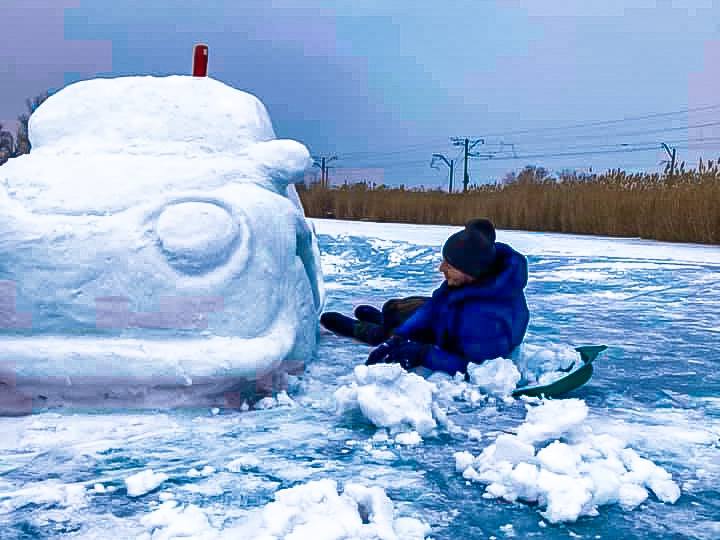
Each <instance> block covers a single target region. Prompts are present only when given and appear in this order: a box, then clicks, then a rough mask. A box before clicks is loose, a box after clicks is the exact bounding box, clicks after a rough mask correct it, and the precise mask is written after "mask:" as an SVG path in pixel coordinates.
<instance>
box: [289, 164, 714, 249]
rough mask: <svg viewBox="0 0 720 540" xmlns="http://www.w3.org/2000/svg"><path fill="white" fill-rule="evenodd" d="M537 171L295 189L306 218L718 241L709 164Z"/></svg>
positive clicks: (712, 166)
mask: <svg viewBox="0 0 720 540" xmlns="http://www.w3.org/2000/svg"><path fill="white" fill-rule="evenodd" d="M719 161H720V160H719ZM536 171H537V169H535V168H533V167H528V168H526V169H525V170H524V171H523V172H522V173H520V174H519V175H518V176H514V175H513V176H512V178H511V179H510V182H509V183H504V184H497V185H485V186H474V187H471V188H470V189H469V190H468V192H467V193H453V194H449V193H447V192H444V191H440V190H425V189H406V188H404V187H399V188H389V187H386V186H380V187H373V186H371V185H369V184H367V183H359V184H349V185H344V186H340V187H331V188H326V187H323V186H320V185H318V184H311V185H310V186H308V187H305V186H299V187H300V189H299V190H298V191H299V194H300V198H301V199H302V202H303V205H304V207H305V210H306V213H307V215H308V216H311V217H335V218H338V219H350V220H371V221H380V222H402V223H422V224H437V225H440V224H442V225H461V224H463V223H465V222H466V221H467V220H468V219H470V218H473V217H481V216H482V217H488V218H490V219H492V220H493V221H494V222H495V224H496V226H497V227H498V228H503V229H522V230H529V231H548V232H563V233H577V234H593V235H607V236H625V237H641V238H648V239H655V240H663V241H671V242H699V243H707V244H720V166H719V164H718V163H716V162H712V161H711V162H709V163H707V164H706V165H703V164H702V162H701V164H700V166H699V167H698V169H693V170H690V171H681V172H680V173H679V174H675V175H673V176H669V175H660V174H648V173H636V174H628V173H626V172H624V171H621V170H619V169H617V170H610V171H608V172H607V173H604V174H596V175H591V176H579V175H576V174H569V175H564V176H562V177H561V178H559V179H549V178H543V177H541V176H538V175H537V174H535V172H536ZM525 173H527V174H525ZM530 173H532V174H530Z"/></svg>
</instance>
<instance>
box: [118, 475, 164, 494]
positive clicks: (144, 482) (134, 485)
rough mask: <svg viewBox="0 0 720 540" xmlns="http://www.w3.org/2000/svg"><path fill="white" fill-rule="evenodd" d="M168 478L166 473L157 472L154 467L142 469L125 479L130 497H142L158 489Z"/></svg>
mask: <svg viewBox="0 0 720 540" xmlns="http://www.w3.org/2000/svg"><path fill="white" fill-rule="evenodd" d="M167 479H168V476H167V475H166V474H165V473H156V472H155V471H153V470H152V469H147V470H144V471H141V472H139V473H137V474H133V475H132V476H129V477H127V478H126V479H125V486H126V487H127V494H128V496H129V497H140V496H141V495H145V494H146V493H149V492H151V491H152V490H154V489H157V487H158V486H159V485H160V484H162V483H163V482H164V481H165V480H167Z"/></svg>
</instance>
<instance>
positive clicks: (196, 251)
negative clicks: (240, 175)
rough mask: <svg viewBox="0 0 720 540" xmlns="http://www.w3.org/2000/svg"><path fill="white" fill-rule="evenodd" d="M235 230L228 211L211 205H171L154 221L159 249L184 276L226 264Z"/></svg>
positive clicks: (187, 203) (206, 203)
mask: <svg viewBox="0 0 720 540" xmlns="http://www.w3.org/2000/svg"><path fill="white" fill-rule="evenodd" d="M238 229H239V227H238V224H237V223H236V222H235V220H234V219H233V216H232V214H230V212H228V210H226V209H225V208H223V207H222V206H219V205H217V204H215V203H210V202H181V203H177V204H170V205H168V206H166V207H165V208H164V209H163V210H162V212H161V213H160V215H159V216H158V218H157V221H156V222H155V234H156V235H157V238H158V240H159V242H160V248H161V249H162V250H163V252H164V253H165V255H166V257H167V260H168V262H169V263H170V265H171V266H172V267H173V268H175V269H176V270H178V271H180V272H182V273H184V274H203V273H206V272H208V271H210V270H212V269H213V268H217V267H218V266H222V265H223V264H225V263H227V261H228V259H229V258H230V256H231V255H232V253H233V251H234V249H232V248H233V247H235V246H233V244H235V243H236V242H237V240H238V232H239V231H238Z"/></svg>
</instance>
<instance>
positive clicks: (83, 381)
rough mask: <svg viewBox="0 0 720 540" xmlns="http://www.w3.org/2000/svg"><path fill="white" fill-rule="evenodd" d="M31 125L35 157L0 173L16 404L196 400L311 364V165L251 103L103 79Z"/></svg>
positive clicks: (66, 95)
mask: <svg viewBox="0 0 720 540" xmlns="http://www.w3.org/2000/svg"><path fill="white" fill-rule="evenodd" d="M29 129H30V139H31V142H32V146H33V149H32V151H31V153H30V154H28V155H24V156H21V157H18V158H16V159H12V160H10V161H9V162H8V163H6V164H5V165H4V166H3V167H2V168H0V215H1V216H2V217H0V221H1V223H0V225H1V227H2V230H3V235H2V237H0V256H2V260H3V266H2V269H1V271H0V325H2V327H3V334H4V335H3V339H2V341H1V342H0V355H1V356H2V357H3V358H4V359H11V361H10V362H3V364H2V366H0V380H2V381H5V382H7V383H8V384H10V385H11V386H12V387H13V388H15V389H16V390H17V392H18V395H17V396H16V401H17V406H18V407H20V408H23V407H24V408H25V409H27V408H29V407H32V406H34V405H43V406H47V405H53V404H55V403H57V404H62V403H63V402H68V401H72V400H84V401H83V403H84V404H87V403H88V401H87V400H88V399H92V398H97V399H98V400H103V399H105V400H109V401H110V402H111V403H112V405H114V406H118V405H123V404H126V403H137V404H140V405H142V404H143V403H146V404H147V405H149V406H162V405H165V404H167V405H171V404H173V400H175V401H176V402H178V403H181V404H189V403H192V401H193V398H194V397H196V396H195V395H194V394H195V392H196V391H197V392H198V393H200V394H201V395H209V394H214V395H220V396H222V395H223V394H224V391H225V390H227V389H228V388H230V387H233V386H236V385H237V384H238V383H239V382H241V381H247V382H248V386H249V385H250V384H251V383H252V381H256V380H259V379H262V378H263V377H266V376H267V375H268V374H271V373H273V372H275V371H277V370H279V369H280V368H282V367H286V365H285V364H287V363H288V362H289V363H290V364H294V365H295V366H296V367H297V365H298V364H302V363H304V361H305V360H306V359H307V358H308V357H309V356H310V355H311V354H312V352H313V350H314V348H315V345H316V335H317V318H318V314H319V312H320V311H321V310H322V305H323V302H324V288H323V282H322V273H321V270H320V264H319V249H318V244H317V239H316V237H315V234H314V232H313V226H312V224H311V223H309V222H307V221H306V220H305V217H304V213H303V210H302V207H301V205H300V203H299V199H298V197H297V193H296V192H295V188H294V186H293V182H296V181H299V180H302V179H303V175H304V172H305V171H306V169H307V168H308V167H309V165H310V163H311V162H310V156H309V153H308V151H307V149H306V148H305V147H304V146H303V145H302V144H300V143H298V142H296V141H292V140H279V139H276V138H275V134H274V132H273V128H272V124H271V122H270V118H269V116H268V114H267V111H266V110H265V107H264V106H263V104H262V103H261V102H260V101H259V100H258V99H257V98H256V97H254V96H252V95H250V94H248V93H245V92H242V91H240V90H237V89H234V88H232V87H230V86H228V85H226V84H224V83H221V82H219V81H217V80H213V79H211V78H196V77H186V76H170V77H149V76H148V77H120V78H114V79H92V80H87V81H81V82H77V83H74V84H71V85H69V86H67V87H66V88H64V89H62V90H61V91H59V92H58V93H56V94H54V95H52V96H51V97H50V98H48V99H47V101H45V102H44V103H43V104H42V105H41V106H40V107H39V108H38V109H37V111H35V113H34V114H33V115H32V117H31V119H30V126H29ZM69 359H72V360H71V361H70V360H69ZM283 363H285V364H283ZM122 381H125V382H127V381H130V382H131V383H132V384H133V385H134V386H140V385H144V386H145V387H148V388H152V389H158V388H161V387H162V388H170V387H173V386H174V387H181V388H182V391H180V392H175V393H173V392H165V393H164V394H163V393H161V392H156V393H155V394H152V395H157V396H158V399H157V400H155V401H153V400H152V399H151V396H150V394H146V393H143V392H138V391H137V389H133V390H132V391H123V386H122V385H121V384H120V382H122ZM83 389H86V392H85V393H83ZM38 396H42V398H39V397H38ZM28 400H32V401H30V405H28V403H27V402H28ZM165 400H167V401H165ZM220 401H222V399H221V400H220ZM219 404H222V405H227V404H226V403H219ZM21 412H22V411H21Z"/></svg>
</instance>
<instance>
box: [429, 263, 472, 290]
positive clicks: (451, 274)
mask: <svg viewBox="0 0 720 540" xmlns="http://www.w3.org/2000/svg"><path fill="white" fill-rule="evenodd" d="M438 270H440V271H441V272H442V273H443V275H444V276H445V280H446V281H447V283H448V286H449V287H461V286H462V285H466V284H467V283H472V282H473V281H474V279H473V277H472V276H469V275H467V274H466V273H465V272H463V271H462V270H458V269H457V268H455V267H454V266H453V265H451V264H450V263H449V262H447V261H446V260H445V259H443V262H441V263H440V268H438Z"/></svg>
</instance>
